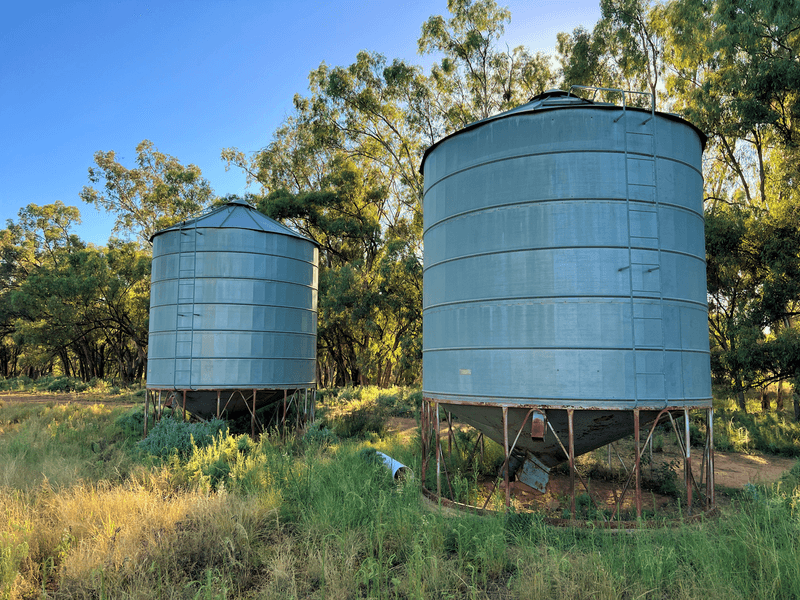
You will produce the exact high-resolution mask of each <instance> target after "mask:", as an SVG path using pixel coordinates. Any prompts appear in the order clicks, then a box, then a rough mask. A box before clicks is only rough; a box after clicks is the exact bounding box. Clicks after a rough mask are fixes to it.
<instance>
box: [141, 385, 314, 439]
mask: <svg viewBox="0 0 800 600" xmlns="http://www.w3.org/2000/svg"><path fill="white" fill-rule="evenodd" d="M309 390H310V391H311V393H310V394H309ZM190 391H196V390H190V389H173V388H167V389H160V388H152V389H147V390H146V391H145V402H144V431H143V437H147V434H148V429H149V417H150V414H149V413H150V405H151V404H152V408H153V422H154V423H158V422H159V421H160V420H161V418H162V417H163V414H164V408H165V407H168V408H171V409H172V410H173V412H174V411H175V409H176V408H178V407H179V408H180V409H181V411H182V415H183V420H184V421H185V420H186V415H187V411H186V394H187V393H188V392H190ZM203 391H209V392H216V393H217V399H216V417H217V418H218V419H219V418H221V417H222V415H223V414H224V413H225V411H226V410H227V408H228V406H229V405H230V403H231V401H233V400H234V399H235V398H237V397H241V399H242V401H243V403H244V406H245V408H247V411H248V413H250V434H251V436H252V437H255V436H256V429H258V431H259V432H262V433H263V432H264V431H265V429H266V427H265V426H264V424H262V423H261V422H260V421H259V419H258V417H257V416H256V398H257V394H258V392H259V391H274V388H252V389H247V390H245V389H235V390H222V389H216V390H214V389H211V390H203ZM223 391H225V392H230V395H229V396H228V399H227V401H226V402H225V404H224V405H222V397H223V396H222V394H223ZM162 394H164V396H163V397H162ZM301 398H302V400H303V406H302V413H301V406H300V400H301ZM292 403H294V404H295V405H296V408H297V411H296V412H297V414H296V417H295V427H296V428H298V429H299V428H300V427H301V426H302V427H304V426H305V425H306V424H307V423H313V422H314V420H315V418H316V403H317V388H316V387H306V388H294V389H293V391H292V394H291V396H289V395H288V388H287V389H284V390H283V414H282V415H281V417H280V419H279V422H277V423H276V425H280V426H281V427H282V428H283V429H284V431H285V428H286V416H287V412H288V410H289V408H291V406H292ZM190 416H191V415H190Z"/></svg>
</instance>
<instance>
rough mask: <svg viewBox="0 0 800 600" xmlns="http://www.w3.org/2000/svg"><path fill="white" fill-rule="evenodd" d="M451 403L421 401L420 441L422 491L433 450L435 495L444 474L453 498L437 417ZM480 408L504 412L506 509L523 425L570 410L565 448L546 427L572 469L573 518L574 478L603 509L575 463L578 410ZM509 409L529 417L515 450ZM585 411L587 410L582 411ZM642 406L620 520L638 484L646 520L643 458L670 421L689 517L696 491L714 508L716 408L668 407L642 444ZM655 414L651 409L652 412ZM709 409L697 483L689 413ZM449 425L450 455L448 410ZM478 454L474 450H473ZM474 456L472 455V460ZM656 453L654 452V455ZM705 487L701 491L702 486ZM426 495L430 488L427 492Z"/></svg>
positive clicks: (636, 414)
mask: <svg viewBox="0 0 800 600" xmlns="http://www.w3.org/2000/svg"><path fill="white" fill-rule="evenodd" d="M448 404H453V403H452V402H449V401H445V400H438V399H434V398H423V401H422V407H421V413H420V430H421V431H420V434H421V435H420V439H421V452H422V473H423V489H424V488H425V483H424V478H425V474H426V473H427V469H428V465H429V457H430V454H431V452H433V453H434V455H435V459H436V497H437V498H441V489H442V482H441V476H442V473H443V472H444V475H445V477H446V479H447V484H448V487H449V488H450V490H451V494H452V485H451V482H450V480H449V475H448V474H447V471H446V466H445V464H444V461H443V459H444V455H443V453H442V447H441V446H442V440H441V430H440V421H441V419H439V408H440V406H442V407H446V406H447V405H448ZM457 404H462V405H463V404H470V403H469V402H458V403H457ZM475 404H479V405H481V406H487V405H490V406H497V408H498V409H500V410H501V411H502V420H503V451H504V461H503V465H502V466H501V472H502V476H503V481H504V485H505V507H506V508H507V509H508V508H509V507H510V506H511V485H510V477H509V460H510V458H511V454H512V453H513V452H514V449H515V448H516V445H517V442H518V441H519V437H520V435H521V434H522V431H523V429H524V428H525V425H526V424H527V421H528V419H529V418H530V416H531V414H533V413H534V412H539V411H541V412H546V411H547V410H566V411H567V423H568V436H567V437H568V439H567V444H566V446H565V444H564V443H563V441H562V440H561V439H560V438H559V436H558V434H557V433H556V431H555V429H553V426H552V424H551V423H550V421H549V420H548V421H547V425H548V426H549V429H550V431H551V433H552V434H553V435H554V436H555V439H556V441H557V442H558V445H559V446H560V448H561V450H562V451H563V452H564V456H565V458H566V459H567V461H568V462H569V467H570V513H571V515H572V520H573V521H574V520H575V519H576V513H577V511H576V493H575V477H576V476H577V478H578V479H579V480H580V482H581V484H582V486H583V488H584V490H585V491H586V493H587V494H588V495H589V497H590V498H591V500H592V502H593V503H594V504H595V506H597V507H598V508H599V504H598V503H597V501H596V499H595V498H594V496H593V495H592V493H591V490H590V488H589V485H588V484H587V482H586V481H585V480H584V478H583V476H581V474H580V473H579V472H578V470H577V467H576V464H575V430H574V413H575V409H574V408H570V407H556V406H541V405H520V404H499V403H498V404H488V403H485V402H479V403H475ZM509 408H519V409H527V412H526V414H525V417H524V418H523V420H522V424H521V425H520V428H519V430H518V431H517V432H516V436H515V438H514V442H513V444H512V445H511V446H509V444H508V440H509V428H508V409H509ZM580 410H585V409H580ZM641 410H642V409H641V408H635V409H630V411H631V412H632V413H633V431H632V434H633V437H634V445H635V456H634V465H633V467H632V468H631V469H628V467H627V466H626V465H625V463H624V462H623V461H622V458H621V457H619V454H618V457H619V460H620V462H622V466H623V468H624V469H625V471H626V474H627V476H628V477H627V480H626V482H625V485H624V487H623V489H622V492H621V494H620V495H619V496H617V495H616V492H615V494H614V495H615V514H616V515H617V516H619V515H620V513H621V510H622V506H623V502H624V499H625V496H626V494H627V492H628V489H629V488H630V487H631V484H632V483H633V486H634V490H635V492H634V494H635V507H636V516H637V518H639V519H640V518H641V517H642V482H641V479H642V475H641V471H642V460H641V459H642V456H643V454H644V452H645V451H646V450H647V448H648V447H650V448H652V445H651V444H652V438H653V434H654V432H655V429H656V427H657V426H658V425H660V424H663V423H666V422H667V420H668V421H669V422H670V423H671V424H672V428H673V431H674V432H675V435H676V441H677V443H678V447H679V449H680V452H681V454H682V456H683V480H684V484H685V486H686V497H687V516H692V511H693V504H694V502H693V491H696V492H697V495H698V497H700V498H702V500H703V505H704V509H705V510H706V511H707V510H711V509H713V508H714V507H715V506H716V495H715V492H714V409H713V408H697V407H680V406H678V407H669V408H664V409H662V410H661V411H660V412H659V413H658V415H657V417H656V418H655V419H654V420H653V421H652V423H651V425H650V427H649V429H648V432H647V438H646V439H645V441H644V443H642V440H641V427H640V411H641ZM648 410H651V409H648ZM698 410H701V411H705V414H706V431H707V435H706V439H705V444H704V448H703V454H702V465H701V470H700V482H699V483H698V481H697V480H696V479H695V477H694V473H693V472H692V450H691V448H692V444H691V432H690V421H689V417H690V411H698ZM673 413H678V415H679V416H683V417H684V431H683V435H681V432H679V430H678V427H677V425H676V423H675V419H674V417H673ZM445 422H446V423H447V426H448V448H449V450H450V452H452V438H453V432H452V416H451V414H450V412H449V411H447V412H446V417H445ZM482 439H483V432H481V433H480V437H479V441H478V442H476V448H477V444H478V443H479V442H480V441H482ZM610 447H611V444H609V456H610ZM473 452H474V449H473ZM471 455H472V453H471V454H470V456H471ZM651 455H652V452H651ZM499 481H500V476H499V474H498V477H497V478H496V479H495V482H494V485H493V486H492V489H491V491H490V492H489V495H488V496H487V498H486V500H485V502H484V504H483V507H482V509H481V510H484V509H486V507H487V506H488V504H489V501H490V499H491V497H492V495H493V494H494V492H495V490H496V488H497V485H498V483H499ZM701 486H702V487H701ZM425 491H426V492H427V490H425Z"/></svg>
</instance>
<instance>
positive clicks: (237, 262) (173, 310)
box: [147, 200, 318, 429]
mask: <svg viewBox="0 0 800 600" xmlns="http://www.w3.org/2000/svg"><path fill="white" fill-rule="evenodd" d="M152 241H153V263H152V283H151V290H150V337H149V348H148V360H147V388H148V390H152V391H153V394H154V395H157V396H158V403H159V404H162V401H163V400H164V397H166V396H169V397H170V400H171V402H173V403H176V404H177V406H178V407H179V408H182V409H183V410H184V411H187V410H188V411H189V412H190V413H192V414H195V415H198V416H201V417H206V416H211V415H215V414H216V415H218V416H221V415H228V416H233V415H236V414H238V413H243V412H246V413H250V415H251V417H252V420H253V425H254V429H255V425H256V417H255V413H256V410H257V409H258V408H260V407H262V406H264V405H266V404H270V403H279V404H280V403H281V402H283V403H284V404H285V403H286V402H288V403H289V404H291V403H292V402H297V403H298V404H302V405H303V407H304V408H303V409H301V410H305V412H306V413H308V412H309V411H310V410H311V409H310V404H309V402H310V401H309V398H308V395H309V391H311V392H312V394H313V390H314V388H315V385H316V346H317V269H318V267H317V262H318V249H317V246H316V244H315V243H314V242H312V241H310V240H308V239H306V238H305V237H303V236H301V235H299V234H297V233H296V232H294V231H292V230H291V229H289V228H287V227H285V226H283V225H281V224H280V223H278V222H276V221H274V220H272V219H270V218H268V217H266V216H265V215H263V214H261V213H260V212H258V211H257V210H255V208H253V207H252V206H250V205H249V204H247V203H246V202H244V201H241V200H234V201H231V202H229V203H227V204H225V205H223V206H221V207H219V208H216V209H214V210H212V211H210V212H208V213H206V214H204V215H201V216H200V217H198V218H196V219H193V220H189V221H185V222H182V223H180V224H178V225H175V226H173V227H170V228H168V229H164V230H162V231H159V232H157V233H156V234H154V235H153V240H152ZM280 408H283V410H284V416H285V411H286V407H285V406H284V407H280ZM262 425H263V424H262Z"/></svg>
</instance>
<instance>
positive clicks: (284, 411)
mask: <svg viewBox="0 0 800 600" xmlns="http://www.w3.org/2000/svg"><path fill="white" fill-rule="evenodd" d="M287 393H288V392H287V390H283V418H282V419H281V427H283V428H284V429H286V396H287Z"/></svg>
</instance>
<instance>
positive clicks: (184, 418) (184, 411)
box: [183, 390, 186, 421]
mask: <svg viewBox="0 0 800 600" xmlns="http://www.w3.org/2000/svg"><path fill="white" fill-rule="evenodd" d="M183 420H184V421H185V420H186V390H183Z"/></svg>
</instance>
